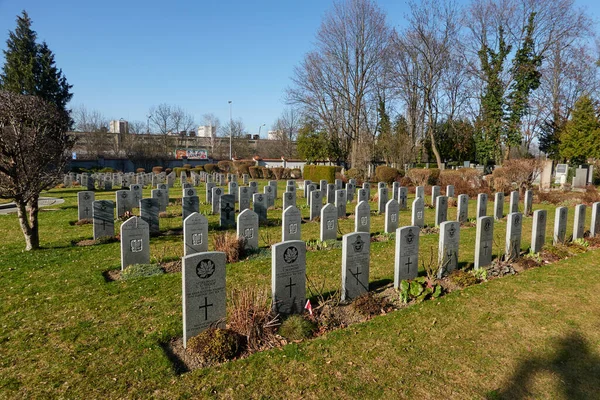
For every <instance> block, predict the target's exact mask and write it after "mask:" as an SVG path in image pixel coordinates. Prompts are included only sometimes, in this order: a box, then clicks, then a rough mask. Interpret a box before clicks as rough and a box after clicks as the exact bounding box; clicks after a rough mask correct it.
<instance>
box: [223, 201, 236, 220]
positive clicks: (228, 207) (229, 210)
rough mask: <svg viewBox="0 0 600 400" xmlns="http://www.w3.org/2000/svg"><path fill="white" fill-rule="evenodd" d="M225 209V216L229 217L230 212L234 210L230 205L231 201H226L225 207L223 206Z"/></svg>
mask: <svg viewBox="0 0 600 400" xmlns="http://www.w3.org/2000/svg"><path fill="white" fill-rule="evenodd" d="M223 211H225V218H227V219H229V213H230V212H231V211H234V209H233V208H232V207H231V206H230V205H229V203H225V208H223Z"/></svg>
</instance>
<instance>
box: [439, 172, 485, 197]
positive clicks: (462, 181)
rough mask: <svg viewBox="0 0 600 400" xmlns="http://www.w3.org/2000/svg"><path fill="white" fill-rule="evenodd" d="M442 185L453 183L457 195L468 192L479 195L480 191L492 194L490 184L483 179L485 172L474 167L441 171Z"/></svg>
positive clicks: (471, 195) (470, 195)
mask: <svg viewBox="0 0 600 400" xmlns="http://www.w3.org/2000/svg"><path fill="white" fill-rule="evenodd" d="M440 185H441V186H442V187H446V186H447V185H453V186H454V194H455V196H458V195H459V194H466V195H468V196H469V197H477V195H478V194H479V193H487V194H488V195H489V194H490V189H489V184H488V183H487V182H486V181H485V180H484V179H483V174H482V173H481V172H480V171H477V170H476V169H474V168H460V169H457V170H444V171H442V172H441V173H440Z"/></svg>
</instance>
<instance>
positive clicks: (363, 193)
mask: <svg viewBox="0 0 600 400" xmlns="http://www.w3.org/2000/svg"><path fill="white" fill-rule="evenodd" d="M356 201H357V203H361V202H363V201H366V202H368V201H369V196H368V195H367V189H358V197H357V200H356Z"/></svg>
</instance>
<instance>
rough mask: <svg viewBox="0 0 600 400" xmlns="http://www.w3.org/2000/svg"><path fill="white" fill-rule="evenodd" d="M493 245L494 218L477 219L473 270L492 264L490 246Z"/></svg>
mask: <svg viewBox="0 0 600 400" xmlns="http://www.w3.org/2000/svg"><path fill="white" fill-rule="evenodd" d="M493 245H494V218H493V217H487V216H483V217H479V218H477V230H476V231H475V266H474V268H475V269H479V268H482V267H485V266H487V265H490V264H491V263H492V246H493Z"/></svg>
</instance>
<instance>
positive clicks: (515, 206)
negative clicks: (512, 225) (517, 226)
mask: <svg viewBox="0 0 600 400" xmlns="http://www.w3.org/2000/svg"><path fill="white" fill-rule="evenodd" d="M508 209H509V211H508V212H509V213H511V214H512V213H518V212H519V192H518V191H516V190H515V191H512V192H510V203H509V208H508Z"/></svg>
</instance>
